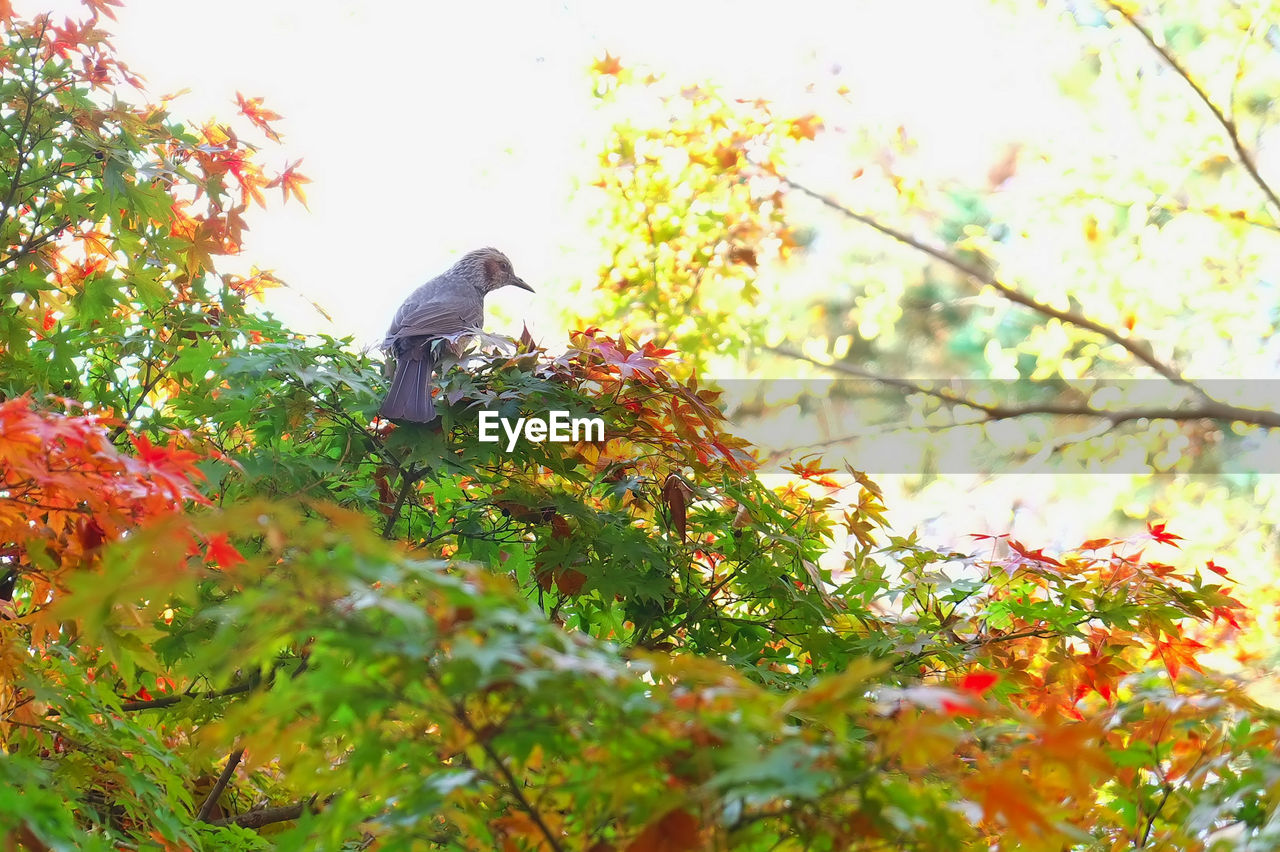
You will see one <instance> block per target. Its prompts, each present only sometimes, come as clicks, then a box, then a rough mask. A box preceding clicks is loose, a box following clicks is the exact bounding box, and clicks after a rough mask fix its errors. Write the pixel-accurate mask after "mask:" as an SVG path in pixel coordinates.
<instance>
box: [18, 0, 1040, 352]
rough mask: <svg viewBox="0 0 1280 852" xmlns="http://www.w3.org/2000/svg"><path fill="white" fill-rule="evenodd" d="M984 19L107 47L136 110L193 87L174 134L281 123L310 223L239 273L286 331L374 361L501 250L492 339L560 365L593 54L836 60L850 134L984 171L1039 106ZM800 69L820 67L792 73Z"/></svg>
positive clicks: (710, 63) (134, 7)
mask: <svg viewBox="0 0 1280 852" xmlns="http://www.w3.org/2000/svg"><path fill="white" fill-rule="evenodd" d="M17 7H18V11H19V13H27V14H30V13H33V12H35V11H38V10H41V9H44V8H53V9H54V11H55V14H56V15H61V14H65V13H68V12H71V13H78V12H79V9H80V6H79V3H78V2H76V0H44V2H41V0H18V2H17ZM990 15H991V12H990V4H989V3H986V2H981V0H973V2H958V0H932V2H929V1H928V0H862V2H858V0H845V2H839V0H836V2H809V3H793V4H789V5H785V6H783V5H781V4H777V3H774V2H764V0H746V1H745V2H744V1H743V0H734V2H729V0H646V2H645V3H643V4H636V3H635V2H615V0H508V2H493V0H491V2H467V0H454V2H448V3H445V2H415V3H409V2H391V1H390V0H367V2H351V0H335V2H315V1H314V0H310V2H308V0H220V2H219V3H217V4H203V3H202V4H196V3H191V2H185V0H126V5H125V7H124V8H122V9H120V10H118V11H117V17H118V22H117V23H115V24H111V29H112V30H113V32H115V34H116V35H115V39H114V40H115V44H116V46H117V48H118V50H119V53H120V56H121V58H122V59H123V60H124V61H125V62H127V63H128V64H129V65H130V67H131V68H132V69H133V70H134V71H135V72H137V73H140V74H142V75H143V76H144V77H145V78H146V79H147V81H148V87H149V90H150V91H151V92H152V93H153V94H155V95H160V94H163V93H167V92H171V91H176V90H179V89H184V88H186V89H190V90H191V92H190V93H189V94H187V95H185V96H184V97H182V98H181V99H179V100H178V101H177V102H176V103H175V105H174V111H175V113H177V114H178V116H179V117H181V118H183V119H185V120H189V121H192V122H195V121H200V120H203V119H205V118H208V117H211V116H212V117H218V118H221V119H224V120H227V119H232V118H234V116H235V106H234V103H233V99H234V96H235V92H236V91H237V90H239V91H242V92H243V93H244V94H245V95H246V96H255V97H256V96H260V97H263V98H265V106H266V107H267V108H269V109H273V110H275V111H276V112H278V113H281V114H282V115H283V116H284V120H283V121H281V122H278V123H277V125H276V126H277V129H278V130H280V131H281V132H282V133H283V134H284V136H285V140H284V141H285V146H284V150H283V151H275V150H270V149H269V150H268V152H267V156H266V158H265V161H264V165H266V166H268V167H269V168H270V169H272V170H274V169H279V168H282V167H283V166H284V165H285V163H286V161H287V160H292V159H296V158H298V157H302V158H304V161H303V163H302V165H301V167H300V168H299V171H301V172H302V173H304V174H306V175H307V176H309V177H311V178H312V180H313V181H314V182H313V183H312V184H310V185H308V186H307V188H306V189H307V193H308V200H309V203H310V213H308V212H306V211H305V210H303V208H302V207H301V206H300V205H297V204H296V203H294V202H291V203H290V204H289V205H287V206H285V207H283V208H282V207H280V206H279V205H276V206H275V207H273V208H271V209H270V210H268V211H265V212H264V211H257V210H255V211H254V216H253V218H251V219H250V224H251V226H252V231H251V232H250V234H249V235H248V245H247V248H246V251H245V253H244V257H243V259H244V262H245V263H246V265H247V264H249V263H253V264H256V265H258V266H261V267H263V268H267V269H273V270H275V271H276V273H277V274H279V275H280V276H281V277H282V278H284V279H285V280H286V281H288V282H289V283H290V285H291V286H292V287H293V288H294V291H281V292H277V293H274V294H272V295H271V296H269V299H268V306H269V307H270V308H271V309H272V310H275V311H276V312H277V313H278V314H280V315H281V317H282V318H283V319H284V320H285V321H286V322H287V323H288V324H290V325H291V326H293V327H294V328H297V329H298V330H304V331H319V330H323V331H329V332H334V333H339V334H355V335H356V336H357V339H358V341H359V342H360V343H361V344H367V343H371V342H374V341H376V340H378V339H380V338H381V334H382V331H383V330H384V328H385V325H386V322H387V318H388V317H389V316H390V315H391V313H392V312H393V311H394V309H395V307H396V306H397V305H398V304H399V303H400V301H401V300H402V299H403V297H404V295H406V294H407V293H408V291H409V290H411V289H412V288H413V287H415V286H416V285H418V284H420V283H422V282H423V281H425V280H427V279H428V278H429V277H431V276H432V275H435V274H436V273H438V272H440V271H442V270H443V269H444V268H446V267H447V266H448V265H449V264H450V263H451V262H452V261H453V259H455V258H456V257H457V256H458V255H459V254H460V253H462V252H465V251H467V250H469V249H471V248H475V247H478V246H481V245H495V246H497V247H499V248H501V249H503V250H504V251H506V252H507V254H508V255H510V256H511V258H512V260H513V262H514V264H515V267H516V270H517V272H519V273H520V274H521V275H522V276H523V277H524V278H525V280H527V281H529V282H530V283H531V284H532V285H533V286H534V288H535V289H536V290H538V294H537V295H529V294H526V293H523V292H520V291H517V290H514V289H511V288H508V289H506V290H503V291H500V292H499V293H498V294H496V295H495V296H494V297H492V298H491V299H490V300H489V302H490V305H491V307H490V314H491V316H490V319H489V322H488V326H489V328H490V330H493V331H506V332H508V333H518V331H519V327H520V323H519V322H518V321H515V322H513V321H512V319H511V318H512V317H527V318H529V319H530V325H531V326H532V327H533V330H534V332H535V335H536V336H538V337H540V338H542V339H544V342H547V343H552V344H555V343H558V342H559V341H560V340H561V339H563V336H564V329H563V328H562V323H563V320H562V319H561V311H560V310H559V306H560V305H561V304H562V303H563V300H564V299H565V294H566V293H567V291H568V285H569V282H570V279H571V278H572V277H574V276H581V275H590V274H592V273H593V272H594V271H595V269H596V264H597V262H598V259H597V258H596V256H595V255H594V254H593V252H594V251H596V250H598V246H597V244H596V239H595V238H594V237H593V236H592V235H591V234H590V232H589V228H588V227H587V223H586V221H585V216H586V215H587V213H588V212H589V211H586V210H584V209H582V208H581V206H579V207H569V206H566V201H567V199H568V198H569V196H570V195H571V192H572V188H573V178H574V176H576V175H583V174H586V173H588V172H589V170H590V169H591V168H592V163H593V162H594V157H595V152H596V149H597V147H598V144H599V143H598V140H599V134H600V132H601V131H602V129H603V128H602V126H601V125H600V119H599V118H598V117H597V116H594V115H593V113H592V112H591V105H592V98H591V96H590V91H589V88H590V84H589V80H588V78H587V75H586V68H587V67H588V66H589V65H590V63H591V62H592V60H593V59H595V58H598V57H600V56H602V55H603V54H604V52H605V51H606V50H609V51H610V52H612V53H613V54H614V55H617V56H620V57H621V58H622V60H623V61H624V62H625V63H627V64H630V65H635V64H643V65H647V66H650V67H651V68H653V69H654V70H656V71H659V72H663V73H667V74H670V75H672V76H673V77H674V78H676V79H688V80H690V81H691V82H695V81H698V80H703V79H710V80H713V81H716V82H721V83H725V84H728V85H730V86H732V87H734V88H737V89H739V90H740V91H741V92H742V93H743V94H747V93H750V94H752V95H754V94H757V93H759V94H762V95H765V96H771V97H774V98H785V97H787V96H788V95H790V96H794V95H795V94H796V93H800V92H802V91H803V89H804V86H805V84H806V83H809V82H812V81H813V79H814V76H815V70H814V69H815V67H828V66H829V65H830V60H827V59H826V58H827V57H830V58H832V59H837V58H838V60H839V62H840V64H841V65H842V66H843V67H844V69H845V73H846V75H847V76H848V78H849V81H850V82H852V83H853V85H854V90H855V93H856V94H857V96H858V102H857V115H856V116H855V120H858V121H877V120H881V121H892V122H894V124H895V125H896V124H897V123H899V122H903V121H905V122H907V123H908V124H911V125H912V126H913V128H914V129H915V130H916V132H917V133H918V134H923V135H924V136H926V137H927V136H929V135H930V133H929V131H930V129H931V128H932V129H933V130H935V131H936V133H934V134H932V135H934V136H935V137H936V138H944V139H948V140H949V141H947V142H946V144H945V145H940V146H939V152H940V154H943V155H945V156H946V157H948V158H952V159H954V158H960V159H963V158H965V157H966V156H969V157H971V158H972V157H978V156H981V157H985V156H987V152H989V151H990V144H991V142H992V138H989V137H991V135H992V134H998V133H999V132H1000V128H999V127H997V126H995V125H998V124H999V122H1000V120H1001V119H1000V118H999V116H1000V115H1002V114H1003V115H1010V114H1014V115H1018V114H1021V115H1023V116H1025V115H1026V111H1025V110H1022V111H1017V110H1011V109H1009V102H1008V100H1007V98H1009V97H1012V96H1018V95H1021V96H1022V98H1023V99H1025V100H1026V101H1027V102H1031V101H1032V100H1034V97H1035V94H1036V91H1035V85H1034V84H1028V82H1027V81H1026V80H1025V79H1021V80H1011V79H1009V75H1008V73H1007V69H1008V68H1011V67H1023V68H1026V67H1027V63H1026V62H1025V59H1026V57H1023V60H1024V61H1023V62H1021V63H1020V62H1019V59H1018V58H1016V57H1011V56H1009V55H1008V53H1009V51H1010V50H1014V49H1018V48H1016V46H1011V45H1010V40H1009V39H1008V38H1007V32H1006V33H1002V32H1001V28H1000V27H999V26H998V25H996V26H993V25H992V21H991V18H990ZM921 21H928V22H930V25H927V26H922V25H921ZM108 23H110V22H108ZM983 41H986V42H988V43H989V44H988V45H987V46H986V48H985V49H984V48H982V47H980V46H978V45H979V44H980V43H981V42H983ZM815 49H816V50H817V52H818V53H819V54H820V55H821V56H822V57H824V61H825V65H820V66H815V65H814V64H813V63H810V62H805V61H802V57H804V56H805V55H808V54H812V53H813V52H814V50H815ZM1022 49H1023V50H1026V49H1030V50H1033V51H1036V50H1042V49H1043V45H1034V44H1032V45H1029V46H1027V47H1024V48H1022ZM984 62H985V63H986V65H987V67H985V68H984V67H978V66H979V65H980V64H981V63H984ZM976 64H977V65H976ZM1030 64H1031V65H1032V66H1033V67H1034V66H1035V65H1037V64H1040V65H1043V61H1042V60H1041V61H1040V62H1039V63H1037V62H1034V61H1033V62H1031V63H1030ZM940 67H962V68H965V69H966V70H967V71H968V73H969V74H970V75H971V76H972V77H973V78H976V79H982V78H983V77H985V78H986V79H988V80H994V81H997V91H996V92H995V93H993V96H998V97H1000V98H1002V99H1005V100H1003V101H1002V109H999V110H991V111H990V112H989V113H988V115H991V116H992V120H991V121H990V122H984V123H983V125H982V126H980V127H975V126H974V125H973V123H972V120H971V118H970V116H971V115H972V114H973V111H974V110H975V109H976V108H979V107H976V106H975V104H974V102H973V99H974V98H976V97H978V95H977V94H976V93H975V94H973V95H971V96H970V97H969V98H967V99H961V98H957V97H956V96H955V93H954V91H949V90H948V87H947V85H946V79H947V77H946V76H945V75H943V76H941V77H940V75H939V68H940ZM1001 78H1003V79H1001ZM859 81H861V84H859ZM957 127H960V128H964V130H965V133H963V134H961V135H960V138H956V137H957V134H956V132H955V131H956V129H957ZM847 165H848V164H847V163H844V164H841V168H844V169H847ZM295 291H296V292H295ZM298 293H302V294H305V295H306V296H307V297H308V298H311V299H314V300H315V301H317V302H318V303H320V304H321V305H323V306H324V307H325V308H326V309H327V310H328V311H329V313H330V314H332V315H333V318H334V324H333V325H332V326H330V325H329V324H328V323H326V322H325V321H324V320H323V319H322V318H321V317H320V316H319V315H318V314H317V313H316V312H315V311H314V310H312V309H310V308H309V307H307V304H306V302H305V301H304V300H303V299H302V298H301V297H300V296H299V295H298Z"/></svg>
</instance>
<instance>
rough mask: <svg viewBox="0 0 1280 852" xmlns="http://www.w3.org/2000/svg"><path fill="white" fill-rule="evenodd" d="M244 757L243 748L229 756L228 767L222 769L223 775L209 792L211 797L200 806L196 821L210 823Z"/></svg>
mask: <svg viewBox="0 0 1280 852" xmlns="http://www.w3.org/2000/svg"><path fill="white" fill-rule="evenodd" d="M242 757H244V749H242V748H239V749H236V750H235V751H233V752H231V754H229V755H228V756H227V765H226V766H224V767H222V774H221V775H219V776H218V780H217V782H215V783H214V785H213V789H212V790H210V791H209V795H208V796H206V797H205V800H204V804H203V805H201V806H200V812H199V813H198V814H196V819H198V820H199V821H200V822H208V821H209V815H210V814H212V813H213V809H214V808H216V807H217V806H218V799H219V798H221V796H222V791H223V790H225V789H227V784H228V783H230V781H231V775H232V774H233V773H234V772H235V771H236V767H237V766H239V765H240V759H241V758H242Z"/></svg>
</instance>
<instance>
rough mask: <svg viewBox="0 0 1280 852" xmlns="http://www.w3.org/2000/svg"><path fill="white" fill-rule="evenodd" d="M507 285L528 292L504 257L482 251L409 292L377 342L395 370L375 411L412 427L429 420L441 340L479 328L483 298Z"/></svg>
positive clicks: (469, 254)
mask: <svg viewBox="0 0 1280 852" xmlns="http://www.w3.org/2000/svg"><path fill="white" fill-rule="evenodd" d="M508 284H510V285H512V286H514V287H519V288H521V289H523V290H528V291H529V292H530V293H532V292H533V288H532V287H530V286H529V285H528V284H526V283H524V281H522V280H521V279H520V278H519V277H517V276H516V274H515V272H514V271H513V270H512V268H511V261H510V260H508V259H507V256H506V255H505V254H503V253H502V252H500V251H498V250H497V249H495V248H482V249H477V250H475V251H473V252H468V253H467V254H466V255H464V256H463V257H462V259H461V260H459V261H458V262H457V263H455V264H454V265H453V266H451V267H450V268H449V270H448V271H447V272H445V273H444V274H442V275H438V276H436V277H435V278H433V279H431V280H430V281H428V282H427V283H426V284H423V285H422V286H421V287H419V288H418V289H417V290H414V291H413V292H412V293H410V294H409V297H408V298H407V299H405V300H404V304H402V305H401V306H400V308H399V309H398V310H397V311H396V315H395V317H394V318H393V319H392V320H391V327H390V328H389V329H387V336H386V337H385V338H384V339H383V341H382V348H383V349H384V350H386V351H387V352H388V353H389V354H391V355H392V356H394V357H395V361H396V371H395V375H394V377H393V378H392V379H391V388H390V390H388V391H387V398H386V400H384V401H383V403H382V407H381V408H380V409H379V410H378V413H379V414H381V415H382V416H383V417H386V418H388V419H390V420H409V421H412V422H415V423H427V422H429V421H431V420H433V419H435V416H436V408H435V403H434V402H433V401H432V399H431V375H432V373H433V372H434V370H435V365H436V362H437V361H438V360H439V355H438V352H437V349H438V347H439V346H441V345H442V343H441V338H443V337H447V336H450V335H454V334H458V333H459V332H463V331H467V330H471V329H474V330H478V329H481V328H483V326H484V297H485V296H486V295H487V294H489V293H492V292H493V291H494V290H497V289H498V288H499V287H505V286H507V285H508Z"/></svg>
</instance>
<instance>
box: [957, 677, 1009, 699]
mask: <svg viewBox="0 0 1280 852" xmlns="http://www.w3.org/2000/svg"><path fill="white" fill-rule="evenodd" d="M998 680H1000V675H998V674H996V673H995V672H969V673H968V674H967V675H965V676H964V677H963V678H961V680H960V688H961V689H963V690H964V691H965V692H972V693H973V694H974V695H982V694H984V693H985V692H986V691H987V690H988V689H990V688H991V687H993V686H995V685H996V682H997V681H998Z"/></svg>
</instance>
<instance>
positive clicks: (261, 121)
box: [236, 92, 283, 142]
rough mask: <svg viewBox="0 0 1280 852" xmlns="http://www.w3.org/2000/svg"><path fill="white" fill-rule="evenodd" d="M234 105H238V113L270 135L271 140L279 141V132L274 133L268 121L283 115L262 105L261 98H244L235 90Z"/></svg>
mask: <svg viewBox="0 0 1280 852" xmlns="http://www.w3.org/2000/svg"><path fill="white" fill-rule="evenodd" d="M236 105H237V106H239V107H240V114H241V115H243V116H244V117H245V118H247V119H249V121H251V122H252V123H253V125H254V126H255V127H257V128H259V129H260V130H262V131H263V132H264V133H266V134H267V136H269V137H271V139H272V141H274V142H279V141H280V134H278V133H276V131H275V130H274V129H273V128H272V127H271V124H270V122H272V121H278V120H279V119H281V118H282V117H283V116H281V115H280V113H278V112H274V111H272V110H269V109H267V108H266V107H264V106H263V105H262V98H246V97H245V96H244V95H242V94H240V93H239V92H236Z"/></svg>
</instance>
